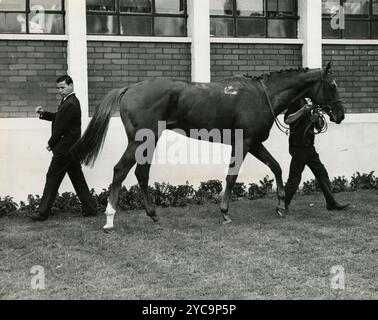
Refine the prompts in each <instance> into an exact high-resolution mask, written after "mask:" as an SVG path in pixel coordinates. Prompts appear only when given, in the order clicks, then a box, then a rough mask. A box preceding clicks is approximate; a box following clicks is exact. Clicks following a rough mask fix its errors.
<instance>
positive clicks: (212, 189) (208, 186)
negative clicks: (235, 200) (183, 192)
mask: <svg viewBox="0 0 378 320" xmlns="http://www.w3.org/2000/svg"><path fill="white" fill-rule="evenodd" d="M222 190H223V187H222V182H221V181H219V180H208V181H206V182H201V183H200V186H199V188H198V190H197V191H196V192H195V194H194V198H193V200H194V203H196V204H203V203H205V202H206V201H212V202H219V196H220V193H221V192H222Z"/></svg>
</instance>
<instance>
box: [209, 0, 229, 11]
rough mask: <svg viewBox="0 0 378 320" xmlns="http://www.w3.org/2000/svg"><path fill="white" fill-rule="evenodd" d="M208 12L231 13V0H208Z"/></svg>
mask: <svg viewBox="0 0 378 320" xmlns="http://www.w3.org/2000/svg"><path fill="white" fill-rule="evenodd" d="M210 14H216V15H232V0H210Z"/></svg>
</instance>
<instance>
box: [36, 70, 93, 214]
mask: <svg viewBox="0 0 378 320" xmlns="http://www.w3.org/2000/svg"><path fill="white" fill-rule="evenodd" d="M56 82H57V87H58V91H59V94H60V95H61V96H62V101H61V103H60V105H59V107H58V111H57V112H54V113H52V112H47V111H44V110H43V108H42V107H41V106H38V107H37V108H36V109H35V112H36V113H37V114H38V115H39V118H40V119H43V120H47V121H52V134H51V138H50V139H49V141H48V144H47V147H46V149H47V150H48V151H52V153H53V157H52V160H51V163H50V167H49V169H48V172H47V175H46V184H45V188H44V190H43V196H42V198H41V203H40V205H39V208H38V212H36V213H33V214H31V215H30V218H31V219H33V220H35V221H44V220H46V219H47V218H48V216H49V214H50V210H51V207H52V205H53V203H54V201H55V198H56V196H57V193H58V189H59V186H60V184H61V183H62V180H63V178H64V176H65V175H66V173H68V176H69V177H70V179H71V182H72V184H73V186H74V188H75V191H76V194H77V196H78V197H79V199H80V202H81V205H82V214H83V216H93V215H96V213H97V209H96V204H95V202H94V200H93V198H92V196H91V194H90V191H89V189H88V185H87V183H86V181H85V178H84V174H83V172H82V170H81V165H80V163H79V162H78V161H77V160H75V159H74V158H73V156H72V155H71V154H70V152H69V150H70V148H71V147H72V146H73V144H74V143H75V142H76V141H77V140H78V139H79V138H80V136H81V109H80V102H79V100H78V99H77V98H76V96H75V93H74V90H73V81H72V79H71V77H69V76H67V75H66V76H62V77H59V78H58V79H57V81H56Z"/></svg>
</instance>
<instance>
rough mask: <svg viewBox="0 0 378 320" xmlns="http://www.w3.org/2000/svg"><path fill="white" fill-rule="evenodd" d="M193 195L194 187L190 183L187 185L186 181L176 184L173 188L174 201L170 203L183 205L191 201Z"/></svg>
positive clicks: (178, 205) (177, 205)
mask: <svg viewBox="0 0 378 320" xmlns="http://www.w3.org/2000/svg"><path fill="white" fill-rule="evenodd" d="M193 195H194V188H193V186H192V185H189V182H188V181H187V182H186V184H184V185H178V186H177V188H176V189H175V194H174V202H173V203H172V205H173V206H174V207H185V206H186V205H187V204H188V203H190V202H191V199H192V198H193Z"/></svg>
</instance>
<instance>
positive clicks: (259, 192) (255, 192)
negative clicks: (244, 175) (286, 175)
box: [248, 176, 274, 199]
mask: <svg viewBox="0 0 378 320" xmlns="http://www.w3.org/2000/svg"><path fill="white" fill-rule="evenodd" d="M273 181H274V179H269V176H265V177H264V179H262V180H260V181H259V182H260V186H259V185H257V184H256V183H250V184H249V188H248V198H249V199H258V198H263V197H265V196H266V195H267V194H268V193H269V192H271V191H272V189H273Z"/></svg>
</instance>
